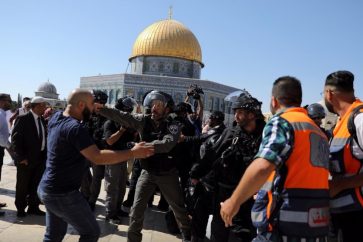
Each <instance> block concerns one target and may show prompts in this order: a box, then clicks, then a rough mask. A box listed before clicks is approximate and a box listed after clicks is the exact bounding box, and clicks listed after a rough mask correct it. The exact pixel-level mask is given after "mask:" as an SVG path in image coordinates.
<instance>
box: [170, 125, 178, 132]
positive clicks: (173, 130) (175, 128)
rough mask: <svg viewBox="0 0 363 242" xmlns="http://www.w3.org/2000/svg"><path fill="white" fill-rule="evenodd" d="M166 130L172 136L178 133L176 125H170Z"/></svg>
mask: <svg viewBox="0 0 363 242" xmlns="http://www.w3.org/2000/svg"><path fill="white" fill-rule="evenodd" d="M168 130H169V131H170V133H172V134H177V133H178V132H179V126H178V125H176V124H171V125H169V127H168Z"/></svg>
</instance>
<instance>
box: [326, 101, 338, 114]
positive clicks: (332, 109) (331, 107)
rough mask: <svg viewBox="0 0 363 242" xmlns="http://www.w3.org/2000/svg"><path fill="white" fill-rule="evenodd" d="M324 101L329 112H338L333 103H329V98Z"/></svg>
mask: <svg viewBox="0 0 363 242" xmlns="http://www.w3.org/2000/svg"><path fill="white" fill-rule="evenodd" d="M324 103H325V107H326V108H327V109H328V111H329V112H331V113H335V114H337V113H336V112H334V108H333V105H332V104H331V103H329V102H328V100H326V99H324Z"/></svg>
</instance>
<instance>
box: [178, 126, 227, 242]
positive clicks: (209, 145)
mask: <svg viewBox="0 0 363 242" xmlns="http://www.w3.org/2000/svg"><path fill="white" fill-rule="evenodd" d="M224 129H225V125H224V124H223V123H222V124H221V125H218V126H216V127H213V128H212V129H210V130H209V131H208V132H207V133H204V134H201V135H200V136H194V137H186V139H185V141H186V142H194V143H195V145H198V147H200V157H199V160H198V161H197V162H196V163H194V164H193V167H192V169H191V171H190V177H191V178H193V179H198V180H199V179H201V178H202V177H204V176H205V175H206V174H208V172H210V171H211V169H212V165H213V161H214V160H213V158H211V157H214V156H213V155H211V154H213V149H214V147H215V145H216V142H217V141H218V139H219V138H220V136H221V134H222V132H223V131H224ZM213 200H214V191H212V190H210V187H208V186H206V184H205V183H204V182H203V181H202V182H199V183H197V184H196V185H195V186H194V185H191V186H190V187H189V189H188V194H187V199H186V201H187V205H188V208H189V211H190V213H191V215H192V236H193V240H192V241H198V240H200V241H204V237H205V234H206V228H207V224H208V218H209V214H211V213H212V211H213Z"/></svg>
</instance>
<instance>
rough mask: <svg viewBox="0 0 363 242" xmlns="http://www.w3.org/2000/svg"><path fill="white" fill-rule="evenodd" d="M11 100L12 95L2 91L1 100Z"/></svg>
mask: <svg viewBox="0 0 363 242" xmlns="http://www.w3.org/2000/svg"><path fill="white" fill-rule="evenodd" d="M9 99H10V100H11V97H10V95H9V94H7V93H0V100H1V101H3V100H9Z"/></svg>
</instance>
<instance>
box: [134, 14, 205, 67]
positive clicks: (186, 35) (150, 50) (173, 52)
mask: <svg viewBox="0 0 363 242" xmlns="http://www.w3.org/2000/svg"><path fill="white" fill-rule="evenodd" d="M137 56H168V57H178V58H182V59H187V60H192V61H197V62H199V63H200V64H201V65H202V66H203V63H202V51H201V48H200V45H199V43H198V40H197V38H196V37H195V36H194V34H193V33H192V32H191V31H190V30H189V29H188V28H186V27H185V26H184V25H183V24H181V23H180V22H178V21H176V20H173V19H167V20H161V21H158V22H156V23H154V24H152V25H150V26H149V27H147V28H146V29H144V31H142V32H141V33H140V34H139V36H138V37H137V39H136V41H135V43H134V47H133V49H132V54H131V57H130V60H131V59H132V58H134V57H137Z"/></svg>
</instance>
